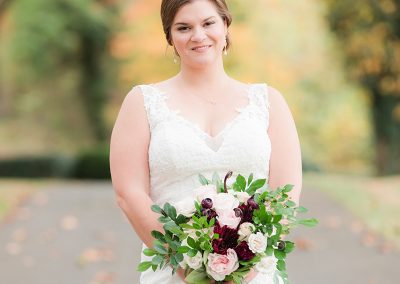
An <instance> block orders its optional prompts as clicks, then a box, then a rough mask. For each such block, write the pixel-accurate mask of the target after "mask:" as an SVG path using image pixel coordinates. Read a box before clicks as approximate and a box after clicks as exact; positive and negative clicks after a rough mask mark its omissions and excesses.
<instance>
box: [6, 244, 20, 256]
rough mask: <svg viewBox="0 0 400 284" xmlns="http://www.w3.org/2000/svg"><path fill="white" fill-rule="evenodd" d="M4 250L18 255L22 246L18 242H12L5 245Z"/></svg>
mask: <svg viewBox="0 0 400 284" xmlns="http://www.w3.org/2000/svg"><path fill="white" fill-rule="evenodd" d="M6 251H7V253H8V254H9V255H18V254H20V253H21V251H22V248H21V245H20V244H19V243H15V242H12V243H8V244H7V245H6Z"/></svg>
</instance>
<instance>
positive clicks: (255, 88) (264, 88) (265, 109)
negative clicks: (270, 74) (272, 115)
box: [251, 83, 270, 127]
mask: <svg viewBox="0 0 400 284" xmlns="http://www.w3.org/2000/svg"><path fill="white" fill-rule="evenodd" d="M251 93H252V94H253V99H254V104H255V106H256V109H257V111H255V113H254V115H256V116H258V117H259V118H260V119H262V120H264V121H265V122H266V123H267V127H268V126H269V109H270V103H269V97H268V85H267V84H265V83H259V84H253V85H252V91H251Z"/></svg>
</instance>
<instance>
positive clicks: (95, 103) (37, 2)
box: [10, 0, 117, 141]
mask: <svg viewBox="0 0 400 284" xmlns="http://www.w3.org/2000/svg"><path fill="white" fill-rule="evenodd" d="M13 4H14V5H10V7H11V8H12V14H13V21H14V24H15V35H14V40H13V46H14V54H15V55H16V58H17V61H18V62H19V63H20V64H19V71H20V72H19V73H20V74H22V75H21V76H24V78H23V79H24V82H27V81H29V82H30V83H32V82H33V83H34V82H39V81H43V80H50V81H51V80H52V78H53V77H54V76H59V75H60V70H64V69H67V68H73V69H76V70H77V71H78V72H79V73H80V82H77V84H79V86H80V90H79V91H80V98H81V99H82V104H83V106H84V109H85V110H86V115H87V118H88V121H89V123H90V125H91V127H92V129H93V135H94V137H95V138H96V140H98V141H103V140H105V139H106V138H107V128H106V125H105V121H104V118H103V108H104V106H105V104H106V98H107V78H109V76H108V75H110V74H111V72H108V71H107V68H106V67H107V66H106V65H107V64H108V63H110V60H111V59H110V57H109V54H108V42H109V41H110V39H111V37H112V34H113V23H114V22H113V21H114V16H116V15H117V13H116V12H117V6H116V5H115V4H112V2H111V1H100V0H59V1H53V0H19V1H15V3H13ZM27 43H28V44H27ZM28 74H29V75H28ZM29 79H30V80H29Z"/></svg>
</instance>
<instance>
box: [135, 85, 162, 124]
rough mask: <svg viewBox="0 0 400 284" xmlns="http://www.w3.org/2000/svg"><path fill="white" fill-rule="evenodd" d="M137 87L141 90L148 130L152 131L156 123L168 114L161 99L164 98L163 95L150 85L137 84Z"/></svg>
mask: <svg viewBox="0 0 400 284" xmlns="http://www.w3.org/2000/svg"><path fill="white" fill-rule="evenodd" d="M138 87H139V88H140V90H141V91H142V95H143V101H144V107H145V109H146V113H147V120H148V122H149V126H150V131H152V130H153V129H154V128H155V127H156V126H157V124H159V123H160V122H161V121H163V120H165V118H166V117H167V116H168V109H166V108H165V104H164V103H163V101H162V100H164V99H165V96H164V95H163V94H162V93H161V92H158V91H157V89H155V88H154V87H152V86H150V85H144V84H142V85H138Z"/></svg>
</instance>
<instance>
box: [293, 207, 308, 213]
mask: <svg viewBox="0 0 400 284" xmlns="http://www.w3.org/2000/svg"><path fill="white" fill-rule="evenodd" d="M295 210H296V211H297V212H298V213H307V212H308V209H307V208H305V207H303V206H299V207H297V208H295Z"/></svg>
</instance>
